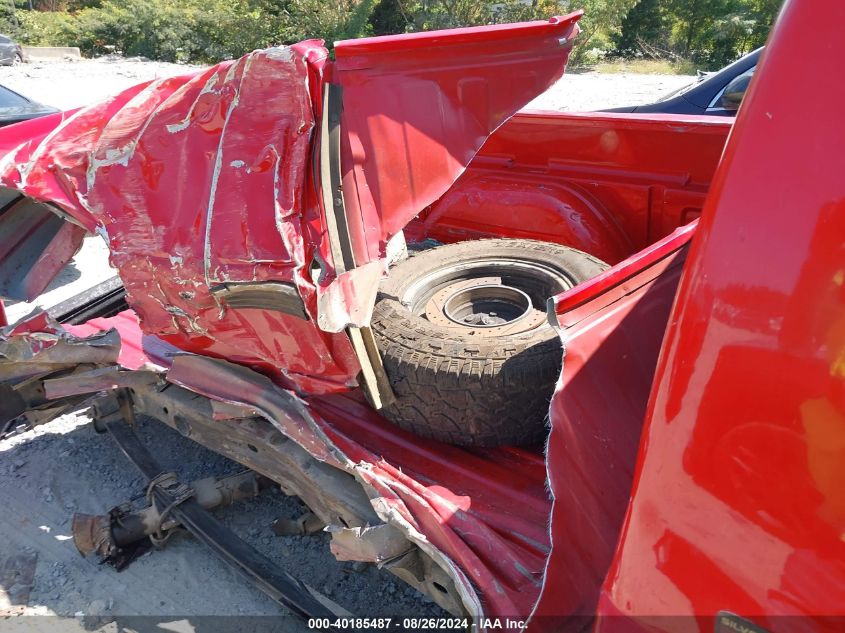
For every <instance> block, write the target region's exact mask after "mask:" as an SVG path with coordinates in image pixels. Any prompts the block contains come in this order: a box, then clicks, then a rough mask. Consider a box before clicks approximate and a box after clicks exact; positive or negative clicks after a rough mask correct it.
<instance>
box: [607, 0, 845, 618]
mask: <svg viewBox="0 0 845 633" xmlns="http://www.w3.org/2000/svg"><path fill="white" fill-rule="evenodd" d="M843 20H845V5H843V4H842V3H841V2H838V1H834V0H818V1H816V2H809V1H802V0H794V1H792V2H788V3H787V4H786V5H785V7H784V10H783V14H782V16H781V19H780V21H779V22H778V24H777V26H776V29H775V31H774V33H773V36H772V39H771V43H770V45H769V47H768V48H767V50H766V53H765V55H764V58H763V61H762V62H761V64H760V66H758V70H757V72H756V73H755V77H754V80H753V82H752V86H751V88H750V92H749V94H748V95H747V96H746V100H745V102H744V104H743V107H742V111H741V112H740V115H739V117H738V119H737V122H736V126H735V130H734V134H733V135H732V137H731V139H730V140H729V142H728V146H727V148H726V151H725V159H724V161H723V163H722V165H721V167H720V169H719V171H718V173H717V175H716V178H715V181H714V186H713V191H712V193H711V196H710V198H708V203H707V205H706V207H705V209H704V212H703V214H702V217H701V224H700V228H699V232H698V235H697V236H696V239H695V241H694V243H693V246H692V249H691V251H690V254H689V259H688V263H687V269H686V270H685V272H684V275H683V278H682V281H681V285H680V289H679V291H678V298H677V304H676V306H675V308H674V310H673V313H672V317H671V320H670V322H671V325H670V327H669V329H668V331H667V334H666V342H665V344H664V349H663V351H662V353H661V358H660V361H659V364H658V368H657V372H656V376H655V382H654V388H653V391H652V394H651V399H650V402H649V407H648V413H647V416H646V426H645V430H644V439H643V444H642V450H641V455H640V458H639V463H638V467H637V468H638V472H637V477H636V480H635V487H634V494H633V500H632V503H631V506H630V509H629V512H628V516H627V520H626V524H625V528H624V532H623V535H622V539H621V541H620V543H619V549H618V551H617V554H616V558H615V560H614V564H613V566H612V567H611V570H610V572H609V574H608V576H607V579H606V581H605V583H604V586H603V589H602V599H601V603H600V612H601V613H603V614H617V615H624V616H629V617H631V618H634V617H637V616H646V615H697V616H702V617H703V619H702V620H701V627H702V628H703V627H704V626H707V623H708V621H709V619H708V618H707V617H706V616H713V615H714V614H715V613H716V612H717V611H720V610H727V611H731V612H734V613H737V614H739V615H741V616H744V617H747V618H749V619H750V620H752V621H753V622H754V623H756V624H758V625H760V626H763V627H765V628H766V629H768V630H770V631H794V630H806V631H834V630H841V626H842V622H843V620H842V617H843V616H845V541H843V534H845V371H843V364H842V358H843V350H845V321H843V315H845V292H843V285H845V246H843V245H845V241H843V235H845V180H843V178H842V174H843V173H845V155H843V152H842V147H843V145H845V128H844V127H843V126H842V125H841V103H842V102H843V99H845V85H843V84H842V82H833V83H831V84H830V85H829V86H828V90H826V93H825V98H824V99H820V100H817V101H814V105H813V107H812V115H810V116H808V111H807V101H806V95H807V94H810V93H811V91H812V90H813V86H817V81H818V78H819V77H827V76H834V75H837V74H839V73H840V68H839V67H840V65H841V59H842V53H843V46H845V42H843V39H842V37H841V32H840V31H841V24H842V23H843ZM808 68H811V69H812V71H811V72H807V69H808ZM790 615H791V616H806V617H805V618H804V619H801V620H794V619H790V618H785V617H782V616H790ZM832 616H839V619H838V620H836V619H833V617H832ZM664 626H667V627H668V625H666V624H665V622H663V623H661V621H658V622H657V623H656V624H655V623H652V625H651V626H649V630H654V629H656V628H664ZM710 626H712V624H710ZM599 628H600V629H602V630H626V631H630V630H635V629H634V627H632V622H631V621H627V620H625V619H623V618H619V617H617V618H611V619H608V620H605V621H602V622H601V623H600V626H599Z"/></svg>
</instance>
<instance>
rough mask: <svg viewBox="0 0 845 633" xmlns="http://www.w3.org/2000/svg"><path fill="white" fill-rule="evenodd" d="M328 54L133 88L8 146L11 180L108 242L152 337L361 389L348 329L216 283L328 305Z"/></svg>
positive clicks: (318, 383)
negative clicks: (323, 151)
mask: <svg viewBox="0 0 845 633" xmlns="http://www.w3.org/2000/svg"><path fill="white" fill-rule="evenodd" d="M325 58H326V50H325V49H324V48H323V47H322V46H321V44H320V43H319V42H304V43H302V44H298V45H296V46H293V47H290V48H284V49H269V50H267V51H259V52H255V53H252V54H250V55H248V56H246V57H243V58H241V59H239V60H236V61H231V62H224V63H222V64H219V65H217V66H214V67H211V68H209V69H207V70H205V71H202V72H199V73H196V74H193V75H186V76H181V77H174V78H170V79H162V80H158V81H155V82H151V83H149V84H146V85H141V86H138V87H134V88H131V89H129V90H126V91H124V92H123V93H120V94H119V95H117V96H115V97H113V98H112V99H110V100H108V101H106V102H105V103H102V104H98V105H95V106H91V107H88V108H83V109H81V110H79V111H77V112H76V113H75V114H73V115H71V116H69V117H67V118H65V119H64V120H63V121H62V123H61V124H60V125H58V126H57V127H56V128H55V129H53V130H52V131H50V132H49V133H48V134H47V135H46V136H45V137H44V138H43V139H40V140H39V139H36V140H34V141H27V142H24V143H23V144H21V145H20V146H19V147H17V149H16V150H14V151H12V152H10V153H9V154H7V156H5V157H4V159H3V162H2V165H0V182H2V184H4V185H6V186H9V187H14V188H16V189H18V190H20V191H22V192H23V193H25V194H27V195H30V196H32V197H33V198H36V199H38V200H45V201H49V202H50V203H52V204H54V205H57V206H59V207H61V208H62V209H63V210H64V211H66V212H67V213H68V214H70V215H71V216H73V217H74V218H75V219H76V220H77V221H79V222H80V223H82V224H83V225H84V226H85V228H87V229H88V230H89V231H92V232H95V231H96V232H99V233H101V234H102V235H103V236H104V237H105V238H106V239H107V240H108V242H109V249H110V251H111V263H112V264H113V265H114V266H115V267H116V268H118V270H119V271H120V275H121V279H122V280H123V282H124V285H125V286H126V289H127V300H128V301H129V303H130V305H132V307H133V308H134V310H135V311H136V313H137V314H138V316H139V318H140V320H141V324H142V327H143V329H144V330H145V331H146V332H148V333H152V334H156V335H157V336H159V337H161V338H162V339H163V340H165V341H167V342H169V343H172V344H174V345H176V346H178V347H180V348H183V349H189V350H192V351H197V352H201V353H205V354H211V355H215V356H219V357H225V358H228V359H230V360H233V361H235V362H245V363H246V362H248V363H250V364H251V365H252V366H254V367H257V368H260V369H262V370H264V371H266V372H267V373H270V374H273V375H276V376H277V378H278V380H279V381H280V382H282V383H283V384H287V385H288V386H294V387H296V388H298V389H301V390H305V391H309V392H317V393H319V392H324V391H332V390H337V389H345V388H348V387H350V386H352V385H354V384H355V379H354V376H355V374H356V373H357V371H358V364H357V360H356V359H355V358H354V355H353V353H352V348H351V345H350V344H349V341H348V339H347V338H346V337H345V336H343V335H339V334H327V333H324V332H321V331H320V330H319V329H318V328H316V327H314V324H313V323H312V322H311V321H310V320H306V319H302V318H299V317H295V316H290V315H287V314H283V313H280V312H273V311H269V310H257V309H237V310H236V309H230V308H228V307H227V306H226V305H225V304H224V303H222V302H221V301H220V300H219V299H218V298H217V297H215V296H214V294H213V293H212V290H213V289H214V287H215V286H216V285H220V284H232V283H234V284H237V283H239V282H253V283H261V282H266V281H274V282H283V283H289V284H291V285H292V286H294V287H295V289H296V292H297V293H298V295H299V296H300V297H301V299H302V301H303V303H304V304H305V305H306V306H307V307H310V311H311V312H312V313H316V292H315V288H314V285H313V283H312V281H311V280H310V274H309V270H308V267H309V264H310V261H311V258H312V257H313V253H314V250H315V245H316V244H319V241H320V238H319V236H320V230H321V229H320V219H319V207H318V206H317V204H316V202H315V195H316V194H315V192H314V184H313V182H311V181H310V178H311V164H310V145H311V141H312V132H313V128H314V125H315V116H316V114H317V113H315V111H314V108H313V106H312V104H313V103H318V104H319V99H316V98H315V96H316V95H314V94H312V93H311V84H314V85H315V86H316V85H317V84H318V83H319V81H320V77H319V75H320V73H321V71H322V65H323V63H324V62H325ZM314 90H317V88H316V87H315V88H314ZM42 127H43V126H42ZM12 132H16V135H17V136H18V137H23V138H26V136H27V135H28V134H29V132H28V130H27V129H26V128H24V129H20V130H13V131H12ZM12 132H10V133H9V134H11V133H12Z"/></svg>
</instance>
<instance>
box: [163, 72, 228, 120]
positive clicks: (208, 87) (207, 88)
mask: <svg viewBox="0 0 845 633" xmlns="http://www.w3.org/2000/svg"><path fill="white" fill-rule="evenodd" d="M219 76H220V74H219V72H216V73H214V74H212V75H211V77H209V78H208V81H206V82H205V85H204V86H203V87H202V90H200V92H199V94H198V95H197V98H196V99H194V102H193V103H192V104H191V107H190V108H188V112H187V114H186V115H185V118H184V119H182V120H181V121H179V122H178V123H170V124H168V125H167V126H165V127H166V128H167V131H168V132H170V133H171V134H175V133H176V132H181V131H182V130H184V129H185V128H187V127H188V126H189V125H190V124H191V119H192V118H193V117H194V108H196V107H197V103H198V102H199V100H200V97H202V96H203V95H204V94H209V93H213V94H220V91H219V90H214V84H215V83H216V82H217V79H218V77H219Z"/></svg>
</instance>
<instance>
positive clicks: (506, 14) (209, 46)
mask: <svg viewBox="0 0 845 633" xmlns="http://www.w3.org/2000/svg"><path fill="white" fill-rule="evenodd" d="M14 2H15V3H16V5H14V9H13V5H12V4H11V3H2V2H0V31H2V32H5V33H8V34H9V35H12V36H13V37H15V38H17V39H19V40H20V41H21V42H22V43H24V44H30V45H42V46H79V47H80V49H81V50H82V52H83V53H84V54H86V55H98V54H103V53H108V52H118V53H121V54H123V55H127V56H136V55H140V56H144V57H148V58H150V59H159V60H164V61H181V62H215V61H219V60H220V59H227V58H232V57H238V56H240V55H243V54H244V53H246V52H248V51H250V50H253V49H256V48H263V47H265V46H268V45H273V44H284V43H290V42H294V41H298V40H301V39H307V38H322V39H325V40H326V41H328V42H329V43H330V44H331V43H332V42H334V41H336V40H341V39H351V38H355V37H362V36H366V35H384V34H389V33H404V32H413V31H423V30H431V29H438V28H453V27H459V26H475V25H481V24H495V23H503V22H515V21H520V20H532V19H545V18H548V17H549V16H551V15H561V14H565V13H568V12H570V11H574V10H576V9H584V11H585V16H584V18H583V19H582V21H581V28H582V33H581V35H580V36H579V38H578V39H577V40H576V48H575V50H574V53H573V58H572V59H573V62H574V63H576V64H579V63H580V64H595V63H598V62H602V61H603V60H607V59H611V58H629V59H630V58H634V59H646V60H663V61H666V62H668V63H669V64H671V65H672V67H674V68H681V67H683V68H688V67H689V66H690V64H696V65H698V67H701V68H703V69H713V68H716V67H719V66H721V65H724V64H725V63H727V62H729V61H732V60H733V59H736V58H737V57H738V56H739V55H741V54H742V53H745V52H748V51H749V50H752V49H753V48H756V47H757V46H760V45H761V44H762V43H763V42H764V41H765V38H766V36H767V35H768V31H769V28H770V27H771V24H772V22H773V20H774V17H775V15H776V13H777V11H778V9H779V7H780V3H781V0H492V1H491V0H328V1H327V0H32V4H31V6H32V7H33V9H34V10H29V7H30V0H14Z"/></svg>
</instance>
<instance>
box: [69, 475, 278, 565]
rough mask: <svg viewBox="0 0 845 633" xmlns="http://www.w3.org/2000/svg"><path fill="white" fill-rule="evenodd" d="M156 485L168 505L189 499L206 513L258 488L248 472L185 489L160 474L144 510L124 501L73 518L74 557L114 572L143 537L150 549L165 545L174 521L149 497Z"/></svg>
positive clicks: (130, 557) (248, 496) (149, 489)
mask: <svg viewBox="0 0 845 633" xmlns="http://www.w3.org/2000/svg"><path fill="white" fill-rule="evenodd" d="M264 481H266V480H264ZM156 487H163V488H164V490H165V491H166V492H168V493H169V494H170V495H171V496H175V497H176V500H175V501H174V503H176V504H177V505H178V504H179V503H184V502H185V501H187V500H188V499H191V498H195V499H196V500H197V502H198V503H199V504H200V506H202V507H203V508H205V509H206V510H211V509H213V508H217V507H221V506H227V505H231V504H232V503H234V502H235V501H239V500H242V499H251V498H252V497H255V496H257V495H258V494H259V492H260V489H261V487H260V486H259V479H258V477H257V476H256V475H255V473H253V472H251V471H245V472H242V473H238V474H236V475H231V476H229V477H223V478H220V479H217V478H215V477H208V478H206V479H200V480H199V481H195V482H193V483H191V484H190V485H185V484H182V483H181V482H179V480H178V479H177V478H176V475H175V473H163V474H161V475H159V476H158V477H156V478H155V479H154V480H153V481H151V482H150V484H149V485H148V487H147V502H148V504H149V505H148V506H147V507H145V508H141V509H136V508H133V506H132V503H131V502H127V503H123V504H121V505H119V506H116V507H114V508H112V509H111V510H110V511H109V513H108V514H104V515H99V516H94V515H89V514H83V513H77V514H74V515H73V520H72V521H71V533H72V534H73V543H74V545H76V549H77V550H79V553H80V554H82V555H83V556H87V555H88V554H94V553H96V554H97V555H98V556H100V558H101V559H103V562H107V563H109V564H111V565H113V566H114V567H116V568H117V569H118V570H119V569H122V568H123V567H125V566H126V565H127V564H128V563H130V562H131V561H132V560H133V559H134V558H135V557H136V553H143V551H140V552H138V550H139V547H138V545H137V544H138V542H139V541H141V540H143V539H144V538H145V537H149V538H150V541H151V543H152V544H153V545H159V544H162V543H163V542H164V541H166V540H167V538H169V536H170V535H171V534H172V533H173V530H174V529H175V528H177V527H179V522H178V521H177V520H176V519H175V518H174V517H173V513H172V509H173V508H172V507H171V508H169V509H168V508H162V507H160V506H159V505H157V504H156V502H155V499H154V498H152V497H153V491H154V490H155V488H156ZM174 507H175V506H174Z"/></svg>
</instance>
